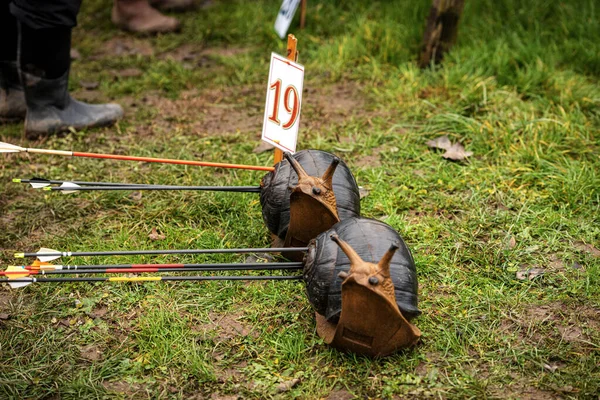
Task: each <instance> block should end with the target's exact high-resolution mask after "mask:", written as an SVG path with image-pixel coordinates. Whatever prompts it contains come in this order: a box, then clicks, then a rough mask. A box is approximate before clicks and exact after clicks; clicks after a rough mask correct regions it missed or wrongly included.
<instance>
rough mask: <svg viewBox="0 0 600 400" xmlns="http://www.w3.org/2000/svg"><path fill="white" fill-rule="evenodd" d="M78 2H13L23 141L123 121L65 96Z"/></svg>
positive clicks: (115, 109)
mask: <svg viewBox="0 0 600 400" xmlns="http://www.w3.org/2000/svg"><path fill="white" fill-rule="evenodd" d="M80 4H81V2H80V1H79V0H75V1H73V0H71V1H69V0H63V1H53V2H51V3H50V2H47V1H46V0H13V3H12V4H11V12H12V13H13V15H15V16H16V17H17V19H18V20H19V30H20V38H19V41H20V48H19V49H20V59H19V62H20V66H21V77H22V81H23V89H24V92H25V100H26V103H27V116H26V118H25V134H26V136H27V137H28V138H29V139H33V138H37V137H39V136H41V135H46V134H49V133H57V132H65V131H68V130H69V129H70V128H74V129H83V128H87V127H93V126H102V125H109V124H112V123H114V122H115V121H116V120H117V119H118V118H120V117H121V116H122V115H123V110H122V109H121V107H120V106H119V105H117V104H99V105H91V104H86V103H82V102H79V101H77V100H74V99H73V98H72V97H71V96H70V95H69V92H68V85H69V67H70V62H71V59H70V50H71V29H72V28H73V27H74V26H75V25H76V24H77V13H78V11H79V6H80Z"/></svg>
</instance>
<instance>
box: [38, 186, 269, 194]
mask: <svg viewBox="0 0 600 400" xmlns="http://www.w3.org/2000/svg"><path fill="white" fill-rule="evenodd" d="M46 189H49V190H59V191H61V190H62V191H73V190H77V191H88V192H89V191H97V190H196V191H208V192H236V193H260V186H160V185H144V186H81V187H68V186H64V187H63V186H52V187H50V188H46Z"/></svg>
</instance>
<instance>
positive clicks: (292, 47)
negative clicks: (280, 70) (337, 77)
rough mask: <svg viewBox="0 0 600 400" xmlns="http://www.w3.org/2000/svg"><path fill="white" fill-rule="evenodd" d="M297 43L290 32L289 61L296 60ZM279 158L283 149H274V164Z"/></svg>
mask: <svg viewBox="0 0 600 400" xmlns="http://www.w3.org/2000/svg"><path fill="white" fill-rule="evenodd" d="M297 44H298V39H296V36H294V35H292V34H291V33H290V34H289V35H288V42H287V59H288V60H290V61H294V62H296V61H298V51H297V50H296V45H297ZM281 160H283V151H281V150H280V149H277V148H276V149H275V164H277V163H279V162H280V161H281Z"/></svg>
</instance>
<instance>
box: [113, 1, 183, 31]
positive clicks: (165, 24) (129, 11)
mask: <svg viewBox="0 0 600 400" xmlns="http://www.w3.org/2000/svg"><path fill="white" fill-rule="evenodd" d="M112 22H113V23H114V24H115V25H116V26H118V27H119V28H121V29H123V30H125V31H129V32H136V33H143V34H153V33H165V32H175V31H177V30H179V28H180V25H179V21H178V20H177V19H175V18H173V17H167V16H166V15H163V14H161V13H160V12H159V11H158V10H157V9H155V8H152V6H150V4H149V3H148V0H114V4H113V8H112Z"/></svg>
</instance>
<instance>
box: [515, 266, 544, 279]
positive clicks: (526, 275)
mask: <svg viewBox="0 0 600 400" xmlns="http://www.w3.org/2000/svg"><path fill="white" fill-rule="evenodd" d="M545 273H546V271H545V270H544V269H543V268H528V269H522V270H519V271H517V273H516V277H517V279H518V280H520V281H524V280H530V281H532V280H534V279H535V278H537V277H538V276H542V275H544V274H545Z"/></svg>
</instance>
